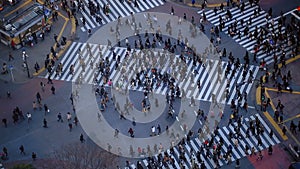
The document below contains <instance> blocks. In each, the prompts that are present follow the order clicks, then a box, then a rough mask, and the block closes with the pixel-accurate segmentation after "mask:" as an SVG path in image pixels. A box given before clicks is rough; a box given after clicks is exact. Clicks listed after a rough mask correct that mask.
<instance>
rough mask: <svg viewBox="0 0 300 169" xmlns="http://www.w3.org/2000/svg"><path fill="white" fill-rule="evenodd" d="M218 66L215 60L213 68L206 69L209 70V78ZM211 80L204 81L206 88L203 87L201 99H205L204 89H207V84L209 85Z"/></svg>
mask: <svg viewBox="0 0 300 169" xmlns="http://www.w3.org/2000/svg"><path fill="white" fill-rule="evenodd" d="M216 67H217V63H216V62H214V65H213V66H212V68H211V69H210V68H209V69H208V70H206V71H209V73H208V78H207V79H211V77H212V75H213V74H214V72H215V69H216ZM209 81H210V80H206V81H205V83H204V85H203V86H204V87H205V88H202V90H201V92H200V96H201V99H204V97H205V95H204V91H205V90H206V88H207V86H208V85H209Z"/></svg>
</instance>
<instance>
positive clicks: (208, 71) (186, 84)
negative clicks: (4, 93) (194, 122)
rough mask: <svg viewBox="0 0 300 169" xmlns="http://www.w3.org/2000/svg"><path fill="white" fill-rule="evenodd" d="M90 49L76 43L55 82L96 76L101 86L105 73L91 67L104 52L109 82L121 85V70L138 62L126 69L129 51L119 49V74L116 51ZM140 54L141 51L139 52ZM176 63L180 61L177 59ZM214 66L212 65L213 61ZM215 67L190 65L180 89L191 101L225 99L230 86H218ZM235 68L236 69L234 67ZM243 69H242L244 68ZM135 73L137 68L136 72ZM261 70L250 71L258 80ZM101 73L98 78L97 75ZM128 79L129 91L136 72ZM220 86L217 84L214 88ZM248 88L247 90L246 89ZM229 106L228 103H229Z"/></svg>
mask: <svg viewBox="0 0 300 169" xmlns="http://www.w3.org/2000/svg"><path fill="white" fill-rule="evenodd" d="M89 45H90V48H91V53H92V55H91V54H90V52H89V51H88V49H87V47H86V46H87V44H86V43H83V44H82V43H76V42H74V43H73V44H72V45H71V47H70V48H69V50H68V51H67V53H66V55H65V56H64V57H63V58H62V60H61V63H62V64H63V67H64V68H63V71H62V72H61V75H60V76H57V77H55V75H54V74H52V78H54V79H56V80H66V81H72V82H75V81H76V80H78V78H79V77H80V75H81V76H82V79H83V80H84V82H86V83H89V84H93V79H94V76H96V78H97V79H98V80H100V84H103V81H102V80H103V79H102V75H101V73H99V72H98V70H97V69H96V68H95V69H94V68H93V69H92V68H91V65H93V67H94V64H90V62H94V63H98V62H99V61H100V57H99V56H98V55H99V54H100V48H103V49H101V50H102V51H101V53H103V54H102V57H103V58H106V57H107V58H108V60H109V64H110V70H111V72H110V76H109V78H110V79H112V80H113V83H114V84H117V83H118V80H119V79H120V78H121V79H122V74H121V71H120V70H119V69H121V68H122V67H123V66H126V67H132V66H133V67H135V60H134V59H131V60H128V61H126V62H128V64H127V65H124V64H123V62H124V59H125V55H126V48H118V47H117V48H115V49H114V50H115V52H116V55H120V61H121V62H120V65H119V68H118V70H116V69H115V67H116V60H113V55H112V51H110V50H108V48H107V46H99V45H98V44H89ZM78 49H81V53H82V57H83V60H84V63H85V72H83V71H82V66H81V65H80V63H79V54H78V53H77V52H78ZM137 52H139V51H137ZM176 59H179V58H177V57H176ZM169 62H170V58H168V59H167V62H166V64H164V65H162V68H161V72H162V73H164V72H169V69H168V67H169ZM209 62H210V61H209ZM212 63H213V64H211V65H209V64H207V66H206V67H203V66H202V65H200V64H197V65H196V67H194V68H193V65H192V61H189V62H188V65H187V67H188V68H187V70H188V71H187V74H188V75H187V76H186V77H185V79H184V80H181V81H178V82H177V85H178V86H179V87H181V89H185V91H187V90H188V93H187V95H186V96H187V97H188V98H190V97H192V96H194V98H195V99H198V100H211V93H216V94H217V95H216V98H218V100H221V98H222V96H223V92H224V90H225V87H226V83H224V82H225V80H223V81H222V82H221V83H223V84H219V83H220V82H217V72H218V64H219V63H218V62H212ZM72 64H73V65H74V70H75V71H74V75H70V74H69V67H70V66H71V65H72ZM221 66H222V67H223V69H222V72H221V73H222V75H221V78H224V76H225V67H226V62H221ZM232 67H233V65H232ZM241 67H242V66H241ZM134 69H135V68H134ZM258 69H259V68H258V67H257V66H250V70H252V71H254V76H256V74H257V72H258ZM194 70H196V71H197V72H198V73H197V74H195V75H193V76H195V77H194V79H193V81H191V79H190V76H191V73H192V71H194ZM139 71H141V68H139ZM175 71H176V70H172V72H170V73H172V74H173V73H174V72H175ZM242 71H243V70H242V69H241V68H240V69H238V70H237V71H236V73H235V79H233V80H232V81H231V82H230V93H229V96H230V98H231V99H233V98H234V97H235V95H236V92H235V91H234V87H235V85H236V83H240V82H241V79H242V78H241V75H242ZM95 73H97V74H95ZM125 74H126V79H124V81H123V87H125V88H127V89H128V88H129V86H130V79H131V78H133V77H134V76H135V73H134V71H132V70H128V69H127V70H126V73H125ZM147 74H148V76H149V77H150V76H151V75H152V73H151V71H150V70H147ZM231 74H232V71H231V72H230V73H229V75H231ZM175 76H177V77H178V78H177V79H179V75H178V74H175ZM144 78H145V77H144V76H142V77H141V80H143V79H144ZM248 78H249V74H247V76H246V78H245V81H247V80H248ZM198 80H200V81H201V82H203V84H201V88H200V90H201V91H199V89H198V87H197V85H195V83H196V82H197V81H198ZM214 83H217V84H214ZM244 85H245V86H242V87H241V90H240V91H241V92H243V91H244V90H248V92H249V90H250V89H251V86H252V83H251V84H244ZM246 87H247V88H246ZM136 90H138V91H143V87H142V86H138V87H136ZM167 91H168V87H167V86H166V85H164V84H163V83H162V84H161V85H160V86H156V85H155V87H154V92H155V93H157V94H166V92H167ZM230 101H231V100H230V99H229V100H228V103H230ZM223 102H224V103H225V100H223ZM226 103H227V101H226Z"/></svg>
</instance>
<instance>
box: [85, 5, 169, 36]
mask: <svg viewBox="0 0 300 169" xmlns="http://www.w3.org/2000/svg"><path fill="white" fill-rule="evenodd" d="M92 2H93V3H94V4H97V3H98V4H99V5H100V7H103V6H105V5H107V4H109V6H110V7H109V10H110V12H109V14H108V15H105V14H104V13H103V12H102V10H101V9H100V10H101V12H100V13H98V15H99V16H100V17H101V18H102V23H99V22H97V20H96V17H92V16H90V10H89V8H88V3H89V0H84V4H86V5H84V7H83V8H84V10H81V14H82V17H84V18H85V21H86V23H85V25H83V26H82V27H81V30H82V31H83V32H85V31H87V30H88V29H93V28H96V27H99V26H101V25H103V24H106V23H109V22H111V21H115V20H117V19H118V17H126V16H129V15H130V13H131V12H132V13H138V12H142V11H146V10H148V9H151V8H155V7H157V6H160V5H163V4H164V2H163V0H147V1H145V0H138V4H139V5H138V7H135V6H134V3H133V2H131V3H128V2H127V0H124V2H121V1H107V0H94V1H92ZM81 20H82V18H81Z"/></svg>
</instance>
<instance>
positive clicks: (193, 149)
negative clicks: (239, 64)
mask: <svg viewBox="0 0 300 169" xmlns="http://www.w3.org/2000/svg"><path fill="white" fill-rule="evenodd" d="M256 117H257V118H258V120H259V121H260V122H261V125H262V126H263V129H264V132H263V133H262V134H260V135H259V136H257V135H253V134H250V135H249V136H248V137H247V136H246V131H247V129H248V128H249V126H250V121H255V119H256ZM236 126H237V123H236V122H235V123H233V124H232V125H228V126H224V127H222V128H219V129H218V130H217V134H216V135H215V136H214V139H213V140H214V143H213V145H215V144H217V143H219V142H220V140H221V138H222V139H223V142H224V144H223V145H222V146H221V153H220V154H221V156H224V155H225V154H226V152H227V151H228V149H229V148H232V156H231V157H230V161H232V162H233V161H236V160H237V159H241V158H243V157H245V156H247V155H248V154H251V149H252V148H254V151H255V152H258V151H259V150H265V149H268V148H269V146H270V145H272V146H274V145H276V144H279V143H280V140H279V138H278V137H277V136H276V135H274V134H273V135H272V136H270V135H269V132H270V131H271V129H270V128H269V127H268V125H267V124H266V122H265V121H264V120H263V118H262V117H261V115H260V114H255V115H251V116H250V117H247V118H244V122H242V125H241V128H240V131H241V132H240V133H241V137H240V138H239V139H238V146H236V145H235V141H234V140H235V138H230V137H229V133H230V132H231V133H235V129H234V128H235V127H236ZM207 136H208V137H207V138H201V137H196V138H194V139H192V140H191V141H190V142H186V143H185V144H184V145H183V147H181V148H179V146H178V145H176V146H174V147H173V150H174V153H172V154H171V151H170V149H168V150H165V152H166V153H167V155H168V156H169V157H171V158H172V159H174V162H173V164H172V163H170V162H165V163H161V166H162V167H161V168H163V169H167V168H170V169H173V168H174V169H175V168H181V167H180V163H182V164H181V165H183V166H185V168H193V166H194V165H198V166H200V165H201V163H203V164H202V165H205V168H207V169H213V168H216V163H215V162H214V160H213V158H212V156H213V154H214V150H213V148H208V149H207V148H203V149H202V148H201V147H204V141H205V140H206V139H211V137H212V136H211V134H207ZM258 137H260V138H261V141H262V144H261V145H258V144H257V143H258ZM246 145H247V146H248V147H249V148H250V149H249V150H247V151H246V149H245V147H246ZM200 149H201V150H202V151H201V150H200ZM198 151H200V154H199V155H200V158H201V160H202V162H201V161H198V160H197V157H196V155H197V152H198ZM207 151H208V152H207ZM180 152H184V157H185V158H186V159H187V160H186V161H184V160H181V159H180V157H179V154H180ZM163 156H164V155H163ZM208 156H210V158H209V157H208ZM254 158H256V157H254ZM153 159H154V160H156V162H157V160H158V155H155V156H154V157H153ZM217 160H218V163H219V166H223V165H226V164H227V163H228V161H229V160H228V159H227V160H225V158H224V157H223V158H219V159H217ZM157 163H159V162H157ZM140 164H141V165H142V166H143V167H144V168H147V167H146V166H147V165H148V164H149V161H148V160H147V159H142V160H140ZM130 167H131V168H132V169H135V168H137V167H136V165H135V164H131V165H130Z"/></svg>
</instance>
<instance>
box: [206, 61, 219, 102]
mask: <svg viewBox="0 0 300 169" xmlns="http://www.w3.org/2000/svg"><path fill="white" fill-rule="evenodd" d="M217 68H218V62H216V63H215V65H214V67H213V72H214V74H215V76H214V78H213V79H212V80H211V81H210V85H209V86H208V89H207V92H206V95H205V97H204V100H211V94H213V93H212V89H213V88H215V84H216V80H217V77H218V69H217Z"/></svg>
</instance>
